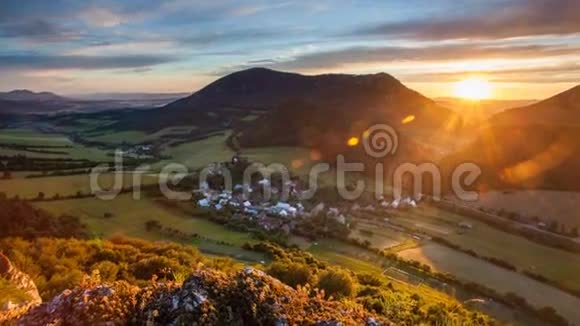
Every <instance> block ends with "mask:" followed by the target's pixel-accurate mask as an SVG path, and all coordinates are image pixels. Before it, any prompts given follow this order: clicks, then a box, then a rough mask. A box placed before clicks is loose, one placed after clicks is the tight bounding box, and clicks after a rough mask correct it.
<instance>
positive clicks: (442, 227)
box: [393, 205, 580, 289]
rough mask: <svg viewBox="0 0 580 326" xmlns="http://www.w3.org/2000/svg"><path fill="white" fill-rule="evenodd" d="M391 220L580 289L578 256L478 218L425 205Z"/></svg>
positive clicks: (399, 214) (579, 261) (401, 213)
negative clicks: (461, 225)
mask: <svg viewBox="0 0 580 326" xmlns="http://www.w3.org/2000/svg"><path fill="white" fill-rule="evenodd" d="M393 222H395V223H401V224H405V225H408V226H413V227H415V228H416V229H419V230H421V231H423V232H425V233H427V234H430V235H433V236H440V237H442V238H445V239H446V240H448V241H449V242H451V243H453V244H456V245H459V246H460V247H462V248H464V249H471V250H473V251H475V252H476V253H477V254H479V255H480V256H486V257H494V258H498V259H501V260H504V261H507V262H509V263H510V264H512V265H514V266H515V267H516V268H518V269H519V270H529V271H532V272H534V273H536V274H540V275H543V276H545V277H547V278H549V279H551V280H555V281H558V282H560V283H562V284H565V285H566V286H569V287H571V288H574V289H580V277H579V276H578V275H580V256H579V255H576V254H573V253H570V252H567V251H563V250H560V249H555V248H551V247H547V246H543V245H541V244H538V243H536V242H533V241H530V240H528V239H526V238H524V237H521V236H517V235H513V234H510V233H507V232H503V231H501V230H499V229H497V228H493V227H491V226H489V225H487V224H485V223H483V222H480V221H478V220H475V219H471V218H468V217H465V216H461V215H457V214H454V213H451V212H448V211H444V210H440V209H438V208H435V207H432V206H428V205H422V206H421V207H419V208H418V209H413V210H409V211H407V212H400V213H398V214H397V215H396V217H395V218H393ZM460 222H466V223H469V224H471V225H472V229H471V230H462V229H460V228H459V227H458V226H457V224H458V223H460ZM506 248H509V250H506Z"/></svg>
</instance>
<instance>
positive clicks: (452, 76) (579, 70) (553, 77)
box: [401, 62, 580, 84]
mask: <svg viewBox="0 0 580 326" xmlns="http://www.w3.org/2000/svg"><path fill="white" fill-rule="evenodd" d="M467 75H483V76H486V78H487V79H489V80H490V81H492V82H501V83H536V84H537V83H542V84H544V83H545V84H548V83H570V82H571V83H578V81H579V80H580V64H579V63H572V62H570V63H566V62H565V63H561V64H556V65H541V64H538V65H536V66H533V67H529V66H522V67H517V68H497V69H489V70H476V71H469V72H464V71H459V72H438V73H408V74H403V75H402V76H401V78H402V79H403V80H404V81H405V82H414V83H422V82H426V83H431V82H455V81H458V80H461V79H464V78H466V76H467Z"/></svg>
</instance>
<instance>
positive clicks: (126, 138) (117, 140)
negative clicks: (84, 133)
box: [87, 131, 147, 144]
mask: <svg viewBox="0 0 580 326" xmlns="http://www.w3.org/2000/svg"><path fill="white" fill-rule="evenodd" d="M146 136H147V135H146V134H145V133H144V132H142V131H120V132H113V133H109V132H108V133H104V134H100V135H96V136H91V137H87V139H88V140H90V141H96V142H103V143H111V144H121V143H127V144H138V143H141V142H143V141H144V140H145V138H146Z"/></svg>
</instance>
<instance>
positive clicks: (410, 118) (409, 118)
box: [401, 114, 415, 124]
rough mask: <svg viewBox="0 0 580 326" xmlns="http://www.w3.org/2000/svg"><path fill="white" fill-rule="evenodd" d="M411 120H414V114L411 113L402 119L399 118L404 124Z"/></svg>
mask: <svg viewBox="0 0 580 326" xmlns="http://www.w3.org/2000/svg"><path fill="white" fill-rule="evenodd" d="M413 120H415V116H414V115H412V114H411V115H408V116H406V117H405V118H404V119H403V120H401V123H402V124H406V123H409V122H412V121H413Z"/></svg>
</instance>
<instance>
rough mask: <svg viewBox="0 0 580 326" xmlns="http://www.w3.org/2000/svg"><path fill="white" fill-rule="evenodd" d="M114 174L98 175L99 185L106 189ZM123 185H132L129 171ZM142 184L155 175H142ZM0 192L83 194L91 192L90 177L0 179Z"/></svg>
mask: <svg viewBox="0 0 580 326" xmlns="http://www.w3.org/2000/svg"><path fill="white" fill-rule="evenodd" d="M114 177H115V175H114V174H111V173H107V174H102V175H101V176H99V185H100V187H101V188H103V189H107V188H109V187H111V186H112V185H113V182H114ZM122 177H123V184H124V185H125V187H129V186H131V185H132V178H133V176H132V175H131V174H130V173H125V174H123V175H122ZM142 180H143V184H144V185H146V184H154V183H157V177H156V176H148V175H144V176H143V178H142ZM0 192H3V193H5V194H7V195H8V196H9V197H14V196H19V197H20V198H22V199H34V198H36V197H37V196H38V194H39V193H40V192H42V193H44V195H45V197H46V198H51V197H53V196H54V195H56V194H58V195H60V196H62V197H64V196H72V195H76V194H77V192H81V193H83V194H89V193H91V184H90V177H89V175H87V174H79V175H69V176H58V177H41V178H13V179H8V180H0Z"/></svg>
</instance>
